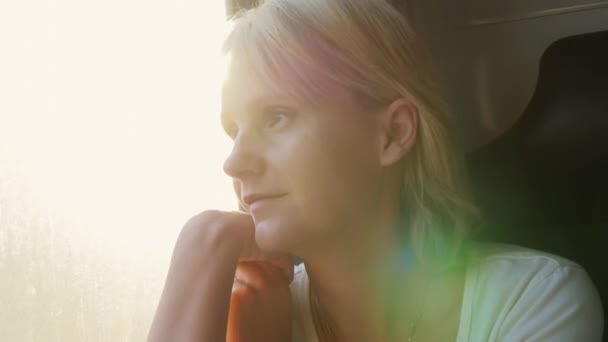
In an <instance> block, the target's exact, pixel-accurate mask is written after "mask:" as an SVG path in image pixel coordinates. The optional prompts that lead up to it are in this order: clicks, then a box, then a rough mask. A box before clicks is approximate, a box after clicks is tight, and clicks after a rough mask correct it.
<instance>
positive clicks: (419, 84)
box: [224, 0, 475, 262]
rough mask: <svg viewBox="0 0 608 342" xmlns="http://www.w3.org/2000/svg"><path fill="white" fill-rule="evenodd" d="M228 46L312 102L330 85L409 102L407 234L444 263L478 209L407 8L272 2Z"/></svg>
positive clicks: (370, 2)
mask: <svg viewBox="0 0 608 342" xmlns="http://www.w3.org/2000/svg"><path fill="white" fill-rule="evenodd" d="M224 48H225V51H226V52H227V53H230V54H232V55H233V58H237V57H238V59H241V60H245V61H246V63H248V65H251V66H253V67H254V68H256V69H257V70H258V71H259V76H260V77H262V78H263V79H265V80H266V81H267V83H268V84H269V85H271V86H272V85H276V86H277V87H278V86H281V85H283V86H284V84H285V83H284V82H276V80H281V81H285V82H288V84H289V85H290V87H288V88H289V89H285V87H283V88H281V89H282V90H283V91H289V92H291V93H292V95H294V96H297V97H300V98H302V97H303V98H305V99H306V100H308V101H312V102H320V101H324V100H331V94H332V89H334V87H340V88H342V89H348V90H349V91H351V92H353V93H354V95H355V96H356V98H357V99H359V100H360V101H361V103H362V105H369V106H386V105H388V104H390V103H391V102H393V101H394V100H396V99H398V98H406V99H408V100H410V101H411V102H412V103H413V104H414V105H415V106H416V107H417V108H418V116H419V117H418V121H419V127H418V135H417V141H416V144H415V146H414V147H413V149H412V150H411V151H410V153H408V155H407V156H406V158H404V161H403V174H404V177H403V185H402V191H401V192H402V211H403V213H404V220H405V221H406V222H405V226H407V227H408V228H407V233H408V234H409V235H408V238H409V241H411V244H412V246H413V247H414V250H415V251H416V254H417V255H418V256H424V257H425V258H427V257H428V256H441V259H442V260H443V261H442V262H444V261H445V257H449V256H450V255H451V254H452V253H451V251H452V250H453V249H454V248H447V246H451V247H453V246H455V245H456V244H458V242H460V241H463V239H464V237H465V236H466V233H467V231H468V230H469V220H468V218H469V217H470V215H471V214H473V213H475V208H474V207H473V205H471V203H470V202H469V200H468V199H467V196H466V192H465V189H464V186H463V183H464V182H463V173H462V165H463V163H462V155H461V154H460V153H459V152H458V149H456V148H455V147H454V146H455V145H454V140H453V139H452V138H451V137H450V135H449V134H448V133H449V132H451V131H450V130H448V127H449V123H450V119H449V117H448V115H447V113H448V111H447V110H446V103H445V102H444V100H443V98H442V97H441V96H440V89H439V87H438V84H437V81H436V77H435V72H434V70H433V67H432V65H431V62H430V60H431V58H430V56H429V53H428V52H427V49H426V47H425V46H424V45H423V44H422V42H421V40H420V39H419V38H418V37H417V36H416V35H415V33H414V31H413V30H412V29H411V28H410V26H409V24H408V22H407V21H406V19H405V17H404V15H403V14H402V13H400V12H399V11H397V9H395V8H394V7H393V6H392V5H391V4H389V3H388V2H386V1H385V0H357V1H352V0H268V1H264V2H263V3H262V4H261V5H259V6H257V7H255V8H253V9H250V10H245V11H240V12H238V13H237V14H236V15H235V17H234V19H233V27H232V30H231V32H230V34H229V36H228V37H227V39H226V42H225V47H224ZM446 241H450V243H449V244H446V243H445V242H446Z"/></svg>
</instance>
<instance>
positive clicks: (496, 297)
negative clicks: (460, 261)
mask: <svg viewBox="0 0 608 342" xmlns="http://www.w3.org/2000/svg"><path fill="white" fill-rule="evenodd" d="M467 306H468V312H466V311H467V310H464V309H465V307H467ZM462 319H464V321H463V323H468V324H469V325H470V326H469V327H468V328H469V329H470V331H471V333H473V331H475V332H480V333H482V334H484V336H483V337H485V338H486V339H488V340H551V341H566V340H585V341H599V340H601V333H602V326H603V313H602V308H601V304H600V299H599V295H598V293H597V291H596V289H595V286H594V285H593V283H592V282H591V280H590V279H589V277H588V275H587V273H586V272H585V270H584V269H583V268H582V267H580V266H579V265H578V264H576V263H574V262H572V261H570V260H567V259H564V258H561V257H559V256H556V255H552V254H549V253H544V252H540V251H536V250H531V249H527V248H523V247H518V246H511V245H489V244H488V245H480V246H479V247H478V248H476V256H475V258H473V260H472V262H471V265H470V266H469V270H468V271H467V281H466V285H465V299H464V301H463V317H462ZM467 319H468V321H467ZM461 327H462V325H461ZM464 329H465V330H466V329H467V327H465V328H464ZM479 337H482V336H479Z"/></svg>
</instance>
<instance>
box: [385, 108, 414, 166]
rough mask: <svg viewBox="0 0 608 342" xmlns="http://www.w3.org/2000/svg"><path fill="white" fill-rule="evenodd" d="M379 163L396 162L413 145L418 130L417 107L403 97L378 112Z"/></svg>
mask: <svg viewBox="0 0 608 342" xmlns="http://www.w3.org/2000/svg"><path fill="white" fill-rule="evenodd" d="M379 119H380V154H379V156H380V164H381V165H382V166H390V165H393V164H396V163H397V162H398V161H399V160H401V159H402V158H403V156H405V155H406V154H407V153H408V152H409V151H410V150H411V148H412V146H414V143H415V142H416V133H417V130H418V108H417V107H416V106H415V105H414V104H413V103H412V102H410V101H408V100H407V99H405V98H400V99H397V100H395V101H393V103H391V104H390V105H389V106H388V108H386V109H385V110H384V111H383V112H382V113H380V118H379Z"/></svg>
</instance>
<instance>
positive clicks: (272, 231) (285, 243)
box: [255, 218, 295, 253]
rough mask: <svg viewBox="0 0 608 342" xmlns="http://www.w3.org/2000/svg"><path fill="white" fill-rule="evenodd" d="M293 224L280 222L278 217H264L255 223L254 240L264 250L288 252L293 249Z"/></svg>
mask: <svg viewBox="0 0 608 342" xmlns="http://www.w3.org/2000/svg"><path fill="white" fill-rule="evenodd" d="M290 227H293V225H288V224H286V222H281V220H279V218H272V219H265V220H261V221H259V222H256V223H255V242H256V243H257V245H258V247H259V248H260V249H261V250H263V251H266V252H275V253H290V252H291V251H292V250H293V248H292V247H293V244H294V242H295V241H293V240H294V236H295V235H294V234H295V232H294V231H293V230H292V229H290Z"/></svg>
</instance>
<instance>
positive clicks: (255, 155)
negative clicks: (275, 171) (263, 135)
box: [224, 134, 264, 180]
mask: <svg viewBox="0 0 608 342" xmlns="http://www.w3.org/2000/svg"><path fill="white" fill-rule="evenodd" d="M254 140H255V139H251V136H248V135H245V134H242V135H241V134H240V135H239V136H238V137H237V138H236V139H235V140H234V146H233V147H232V152H231V153H230V155H229V156H228V158H226V161H224V172H225V173H226V174H227V175H228V176H230V177H232V178H233V179H238V180H243V179H245V178H246V177H253V176H255V175H259V174H261V173H263V171H264V158H263V157H262V153H261V147H260V146H259V143H257V142H256V141H254Z"/></svg>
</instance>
